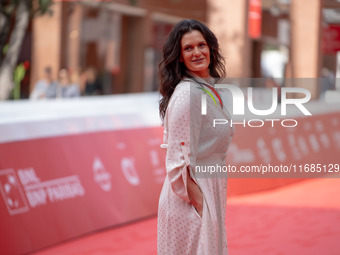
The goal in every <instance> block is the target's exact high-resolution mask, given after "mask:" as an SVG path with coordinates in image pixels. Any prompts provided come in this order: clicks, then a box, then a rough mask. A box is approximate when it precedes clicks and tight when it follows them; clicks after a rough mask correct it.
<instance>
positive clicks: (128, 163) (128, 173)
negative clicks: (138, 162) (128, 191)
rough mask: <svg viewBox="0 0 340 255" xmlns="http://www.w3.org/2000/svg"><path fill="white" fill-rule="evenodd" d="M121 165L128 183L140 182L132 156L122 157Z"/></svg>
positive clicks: (135, 183)
mask: <svg viewBox="0 0 340 255" xmlns="http://www.w3.org/2000/svg"><path fill="white" fill-rule="evenodd" d="M121 167H122V171H123V174H124V176H125V178H126V180H127V181H128V182H129V183H130V184H132V185H138V184H139V183H140V180H139V177H138V173H137V171H136V167H135V159H134V158H133V157H127V158H123V159H122V161H121Z"/></svg>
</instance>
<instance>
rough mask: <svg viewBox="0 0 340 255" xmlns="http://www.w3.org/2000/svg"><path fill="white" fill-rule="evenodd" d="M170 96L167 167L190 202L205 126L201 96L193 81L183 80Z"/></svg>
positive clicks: (178, 191) (174, 184)
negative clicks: (189, 182) (191, 181)
mask: <svg viewBox="0 0 340 255" xmlns="http://www.w3.org/2000/svg"><path fill="white" fill-rule="evenodd" d="M181 85H182V88H180V89H179V91H175V92H174V94H173V97H174V98H172V100H170V101H171V102H170V104H169V108H168V115H167V126H168V145H167V156H166V170H167V174H168V178H169V181H170V185H171V188H172V190H173V191H174V193H175V194H177V195H178V196H179V197H181V198H182V199H184V200H185V201H187V202H188V203H189V202H190V200H189V196H188V189H187V178H190V176H188V169H189V174H190V173H191V174H192V170H193V169H194V167H195V162H196V157H197V149H198V142H199V136H200V130H201V113H200V96H199V95H198V94H197V92H196V91H195V87H194V86H190V83H189V82H186V83H184V84H181Z"/></svg>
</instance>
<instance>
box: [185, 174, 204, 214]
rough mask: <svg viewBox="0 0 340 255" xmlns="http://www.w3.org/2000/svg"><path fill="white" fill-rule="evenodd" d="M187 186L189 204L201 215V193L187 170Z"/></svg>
mask: <svg viewBox="0 0 340 255" xmlns="http://www.w3.org/2000/svg"><path fill="white" fill-rule="evenodd" d="M188 171H189V170H188ZM187 188H188V195H189V199H190V202H191V204H192V205H193V206H194V207H195V209H196V211H197V213H198V214H199V215H200V216H201V217H202V211H203V194H202V191H201V190H200V188H199V187H198V186H197V184H196V183H195V182H194V180H193V179H192V178H191V177H190V175H189V172H188V178H187Z"/></svg>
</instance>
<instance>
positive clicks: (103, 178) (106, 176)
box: [93, 157, 112, 191]
mask: <svg viewBox="0 0 340 255" xmlns="http://www.w3.org/2000/svg"><path fill="white" fill-rule="evenodd" d="M93 177H94V180H95V182H96V183H98V185H99V186H100V187H101V188H102V190H104V191H110V190H111V187H112V183H111V175H110V173H108V172H107V171H106V169H105V167H104V165H103V163H102V162H101V160H100V159H99V158H98V157H96V158H95V159H94V161H93Z"/></svg>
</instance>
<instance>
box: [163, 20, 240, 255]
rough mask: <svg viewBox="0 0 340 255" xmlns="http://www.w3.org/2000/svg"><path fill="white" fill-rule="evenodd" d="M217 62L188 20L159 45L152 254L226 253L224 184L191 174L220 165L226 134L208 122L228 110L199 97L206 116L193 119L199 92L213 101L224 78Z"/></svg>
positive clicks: (203, 33)
mask: <svg viewBox="0 0 340 255" xmlns="http://www.w3.org/2000/svg"><path fill="white" fill-rule="evenodd" d="M223 63H224V60H223V58H222V57H221V55H220V53H219V46H218V42H217V39H216V37H215V35H214V34H213V33H212V32H211V31H210V30H209V28H208V27H206V26H205V25H204V24H202V23H200V22H198V21H196V20H183V21H181V22H179V23H178V24H177V25H176V26H175V27H174V28H173V30H172V31H171V32H170V35H169V37H168V39H167V41H166V43H165V45H164V47H163V61H162V62H161V64H160V80H161V85H160V92H161V94H162V96H163V97H162V99H161V101H160V107H159V108H160V115H161V118H162V120H163V124H164V137H163V141H164V143H163V144H162V145H161V147H163V148H166V149H167V154H166V170H167V177H166V179H165V181H164V185H163V188H162V192H161V195H160V199H159V209H158V233H157V234H158V237H157V250H158V254H159V255H167V254H174V255H187V254H194V255H196V254H204V255H217V254H223V255H225V254H227V241H226V231H225V206H226V188H227V180H226V178H212V177H211V175H210V174H209V173H206V174H203V175H202V173H201V175H200V177H202V178H197V175H198V173H197V172H196V168H197V166H201V167H203V166H211V165H214V166H216V164H218V165H221V166H223V165H225V164H226V163H225V159H226V152H227V148H228V146H229V143H230V141H231V137H232V135H233V130H232V129H231V128H230V127H228V126H227V125H218V126H216V127H213V119H217V118H219V119H221V118H223V119H230V117H229V114H228V112H227V110H226V109H225V107H224V108H223V105H222V104H221V105H215V102H214V100H213V99H212V97H210V96H207V97H206V98H207V114H206V115H202V114H201V97H202V95H205V94H206V93H208V92H209V93H208V94H211V95H214V98H218V99H220V96H219V94H218V93H217V91H216V90H215V89H214V88H213V86H214V83H216V82H217V81H218V80H220V79H221V78H223V77H224V76H225V69H224V65H223ZM215 79H216V80H215ZM218 101H219V100H218ZM220 103H222V101H220ZM214 177H216V176H214Z"/></svg>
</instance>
